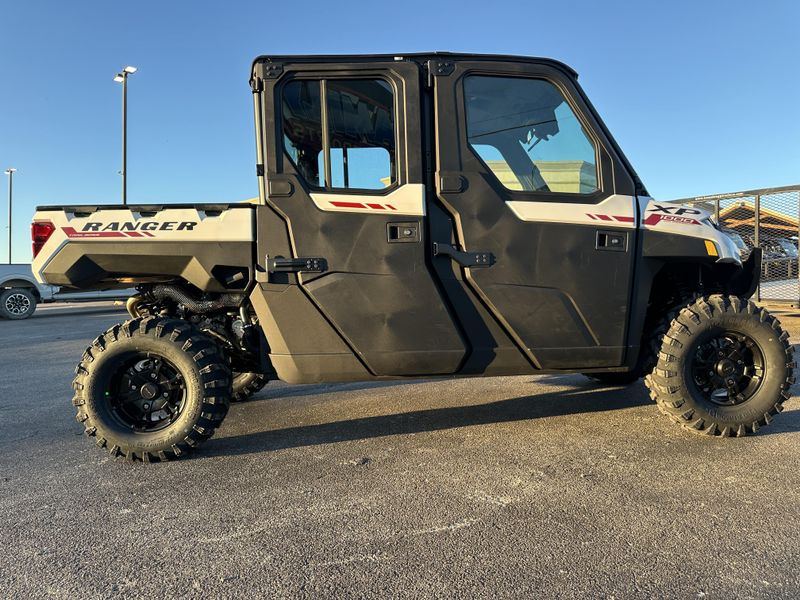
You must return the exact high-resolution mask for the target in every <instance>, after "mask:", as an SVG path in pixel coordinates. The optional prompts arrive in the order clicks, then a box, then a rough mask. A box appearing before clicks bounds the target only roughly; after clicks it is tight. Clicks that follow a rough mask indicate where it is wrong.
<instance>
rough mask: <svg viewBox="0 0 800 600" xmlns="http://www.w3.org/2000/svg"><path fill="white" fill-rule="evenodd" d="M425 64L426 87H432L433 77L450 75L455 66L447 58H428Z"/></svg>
mask: <svg viewBox="0 0 800 600" xmlns="http://www.w3.org/2000/svg"><path fill="white" fill-rule="evenodd" d="M425 66H426V68H427V71H428V87H433V78H434V77H444V76H447V75H450V74H451V73H452V72H453V71H454V70H455V68H456V65H455V63H453V62H452V61H447V60H429V61H428V62H427V63H426V65H425Z"/></svg>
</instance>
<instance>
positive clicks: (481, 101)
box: [33, 53, 795, 461]
mask: <svg viewBox="0 0 800 600" xmlns="http://www.w3.org/2000/svg"><path fill="white" fill-rule="evenodd" d="M250 85H251V87H252V92H253V108H254V111H255V132H256V156H257V159H256V174H257V178H258V185H259V198H258V201H257V203H256V202H253V203H244V204H221V205H207V204H197V205H167V206H160V205H148V206H68V207H64V206H49V207H41V208H39V209H38V212H37V213H36V215H35V217H34V223H33V243H34V250H35V253H36V257H35V260H34V263H33V266H34V271H35V272H36V274H37V277H38V279H39V280H40V281H42V282H47V283H50V284H54V285H60V286H65V287H69V288H74V289H79V290H91V289H95V288H108V287H110V286H119V287H120V288H122V287H127V286H130V285H136V286H137V288H138V291H139V293H138V294H137V295H135V296H134V297H132V298H131V299H130V300H129V302H128V308H129V311H130V313H131V320H129V321H126V322H125V323H122V324H120V325H115V326H114V327H112V328H111V329H109V330H108V331H106V332H105V333H103V334H101V335H100V336H99V337H98V338H97V339H96V340H95V341H94V342H93V343H92V344H91V346H90V347H89V348H88V349H87V350H86V352H85V354H84V355H83V357H82V359H81V360H80V362H79V364H78V367H77V370H76V377H75V380H74V389H75V397H74V401H73V402H74V404H75V406H76V407H77V417H78V420H79V421H80V422H81V423H83V424H84V426H85V428H86V433H87V434H89V435H90V436H93V437H94V438H95V440H96V442H97V445H98V446H101V447H107V448H108V449H110V451H111V453H112V454H114V455H119V454H121V455H124V456H126V457H128V458H130V459H139V460H144V461H150V460H166V459H171V458H175V457H178V456H181V455H183V454H186V453H187V452H189V451H190V450H192V449H193V448H195V447H196V446H198V445H199V444H200V443H201V442H203V441H204V440H206V439H207V438H209V437H210V436H211V435H212V434H213V433H214V429H215V428H216V427H218V426H219V425H220V424H221V423H222V420H223V418H224V417H225V413H226V412H227V410H228V404H229V401H230V400H231V396H232V395H235V396H237V397H238V398H242V397H246V396H247V395H248V394H250V393H252V392H253V391H255V390H257V389H259V388H260V386H262V385H263V384H264V383H265V382H266V381H268V380H270V379H275V378H277V379H281V380H283V381H285V382H288V383H293V384H296V383H312V382H333V381H352V380H367V379H378V378H381V379H387V378H402V377H432V376H453V377H471V376H479V375H486V376H491V375H509V374H531V373H585V374H587V375H588V376H589V377H591V378H593V379H595V380H597V381H599V382H600V383H604V384H615V385H618V384H625V383H630V382H633V381H635V380H637V379H639V378H641V377H644V378H645V383H646V384H647V386H648V387H649V389H650V392H651V396H652V398H653V399H654V400H655V401H656V403H657V405H658V407H659V408H660V410H661V411H662V412H663V413H665V414H666V415H667V416H668V417H669V418H671V419H672V420H673V421H675V422H676V423H678V424H680V425H682V426H684V427H685V428H687V429H691V430H695V431H698V432H702V433H705V434H707V435H714V436H730V435H736V436H741V435H745V434H746V433H750V432H755V431H756V430H758V429H759V427H761V426H763V425H766V424H768V423H769V422H770V421H771V420H772V417H773V415H775V414H776V413H778V412H779V411H780V410H781V406H782V403H783V402H784V400H785V399H787V398H788V397H789V396H788V389H789V386H790V384H791V383H793V381H794V379H793V377H792V374H793V368H794V366H795V365H794V362H793V355H792V348H791V346H790V345H789V341H788V336H787V334H786V333H785V332H784V331H783V330H782V329H781V326H780V324H779V323H778V321H777V320H776V319H775V318H774V317H772V316H770V315H769V314H768V313H767V312H766V311H765V310H763V309H762V308H759V307H758V306H756V305H755V304H753V303H752V302H751V301H750V300H749V299H748V298H750V297H751V295H752V294H753V292H754V290H755V289H756V286H757V285H758V279H759V274H760V263H761V252H760V250H759V249H757V248H756V249H754V251H753V252H752V253H751V254H750V256H749V258H748V259H747V261H745V262H742V260H741V258H740V255H739V252H738V249H737V247H736V245H735V244H734V242H733V241H732V240H731V239H730V237H728V236H727V235H726V234H725V233H724V232H723V231H722V230H721V229H720V228H719V226H718V225H717V223H715V222H713V221H712V220H711V219H710V217H709V215H708V214H707V213H705V212H703V211H701V210H699V209H697V208H691V207H686V206H679V205H674V204H668V203H660V202H656V201H653V200H652V199H651V198H650V197H649V196H648V193H647V191H646V189H645V187H644V186H643V184H642V183H641V181H640V180H639V179H638V177H637V176H636V173H635V172H634V170H633V168H632V167H631V165H630V164H629V163H628V161H627V160H626V158H625V156H624V155H623V154H622V151H621V150H620V149H619V147H618V146H617V144H616V142H615V141H614V139H613V138H612V137H611V134H610V132H609V131H608V129H607V128H606V126H605V125H604V124H603V122H602V120H601V119H600V116H599V115H598V114H597V112H596V111H595V109H594V108H593V107H592V105H591V103H590V102H589V100H588V98H587V97H586V95H585V94H584V92H583V91H582V90H581V88H580V86H579V85H578V82H577V75H576V73H575V72H574V71H573V70H572V69H570V68H569V67H568V66H566V65H564V64H562V63H560V62H556V61H554V60H549V59H542V58H527V57H517V56H486V55H470V54H446V53H435V54H415V55H402V56H394V55H373V56H262V57H259V58H257V59H256V60H255V61H254V63H253V66H252V76H251V79H250Z"/></svg>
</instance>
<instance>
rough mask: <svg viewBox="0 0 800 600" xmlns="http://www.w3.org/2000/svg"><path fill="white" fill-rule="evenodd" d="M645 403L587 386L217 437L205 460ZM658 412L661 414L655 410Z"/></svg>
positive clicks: (640, 395)
mask: <svg viewBox="0 0 800 600" xmlns="http://www.w3.org/2000/svg"><path fill="white" fill-rule="evenodd" d="M395 383H396V382H395ZM287 391H288V390H287ZM295 395H296V394H295ZM644 404H650V399H649V398H648V396H647V393H646V390H645V389H644V387H643V386H642V387H638V386H637V387H635V388H634V387H632V388H628V389H620V388H603V389H594V388H591V387H588V386H587V387H579V388H575V389H574V390H560V391H558V392H552V393H544V394H537V395H533V396H522V397H518V398H509V399H507V400H498V401H496V402H490V403H488V404H478V405H470V406H456V407H447V408H432V409H426V410H418V411H412V412H407V413H399V414H393V415H382V416H377V417H364V418H358V419H349V420H346V421H337V422H334V423H322V424H317V425H306V426H301V427H289V428H286V429H278V430H272V431H255V432H252V433H247V434H244V435H238V436H233V437H229V438H221V439H213V438H212V439H211V440H209V442H208V443H207V444H206V445H205V447H204V451H203V453H202V454H201V456H203V455H205V456H215V455H236V454H254V453H259V452H265V451H273V450H282V449H285V448H297V447H301V446H314V445H318V444H329V443H333V442H342V441H353V440H362V439H369V438H376V437H384V436H389V435H404V434H411V433H422V432H428V431H439V430H444V429H454V428H459V427H469V426H472V425H487V424H492V423H504V422H510V421H525V420H530V419H540V418H543V417H553V416H564V415H570V414H576V413H592V412H601V411H610V410H620V409H624V408H632V407H636V406H642V405H644ZM653 410H656V409H655V406H654V407H653Z"/></svg>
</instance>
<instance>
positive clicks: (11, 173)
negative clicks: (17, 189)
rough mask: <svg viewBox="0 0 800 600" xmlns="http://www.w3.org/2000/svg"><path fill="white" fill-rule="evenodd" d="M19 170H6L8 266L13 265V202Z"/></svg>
mask: <svg viewBox="0 0 800 600" xmlns="http://www.w3.org/2000/svg"><path fill="white" fill-rule="evenodd" d="M16 172H17V170H16V169H14V168H11V167H9V168H8V169H6V170H5V173H6V175H8V264H11V202H12V200H13V199H14V173H16Z"/></svg>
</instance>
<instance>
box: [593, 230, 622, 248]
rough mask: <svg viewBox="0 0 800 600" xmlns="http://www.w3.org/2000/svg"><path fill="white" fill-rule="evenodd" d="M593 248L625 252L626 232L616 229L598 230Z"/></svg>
mask: <svg viewBox="0 0 800 600" xmlns="http://www.w3.org/2000/svg"><path fill="white" fill-rule="evenodd" d="M594 247H595V250H611V251H612V252H627V250H628V234H627V233H619V232H618V231H598V232H597V242H596V243H595V246H594Z"/></svg>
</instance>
